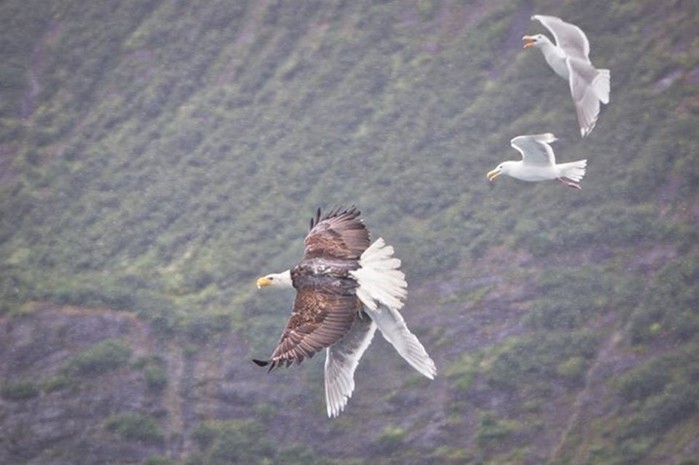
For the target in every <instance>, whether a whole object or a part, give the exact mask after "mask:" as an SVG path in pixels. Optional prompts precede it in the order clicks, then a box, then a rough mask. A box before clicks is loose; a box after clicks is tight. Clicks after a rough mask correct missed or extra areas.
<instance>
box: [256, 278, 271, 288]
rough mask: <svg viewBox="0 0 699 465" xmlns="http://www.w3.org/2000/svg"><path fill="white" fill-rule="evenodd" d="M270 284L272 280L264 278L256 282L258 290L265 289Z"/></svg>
mask: <svg viewBox="0 0 699 465" xmlns="http://www.w3.org/2000/svg"><path fill="white" fill-rule="evenodd" d="M270 284H272V280H271V279H269V278H268V277H266V276H263V277H261V278H259V279H258V280H257V288H258V289H260V288H263V287H267V286H269V285H270Z"/></svg>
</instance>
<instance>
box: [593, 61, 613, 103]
mask: <svg viewBox="0 0 699 465" xmlns="http://www.w3.org/2000/svg"><path fill="white" fill-rule="evenodd" d="M610 81H611V77H610V75H609V70H608V69H598V70H597V76H596V77H595V79H594V80H593V81H592V90H593V91H594V93H595V95H596V96H597V98H598V99H599V101H600V102H602V103H603V104H605V105H606V104H608V103H609V87H610Z"/></svg>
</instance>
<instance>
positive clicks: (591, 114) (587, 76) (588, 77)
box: [567, 59, 600, 137]
mask: <svg viewBox="0 0 699 465" xmlns="http://www.w3.org/2000/svg"><path fill="white" fill-rule="evenodd" d="M567 65H568V72H569V78H568V84H569V85H570V95H571V97H572V98H573V103H575V112H576V113H577V115H578V124H579V125H580V134H581V135H582V136H583V137H585V136H586V135H588V134H589V133H590V132H591V131H592V129H593V128H594V127H595V124H597V118H598V117H599V112H600V101H599V98H598V96H597V95H596V94H595V90H594V87H593V82H594V80H595V78H597V76H598V73H599V72H598V70H596V69H595V68H594V67H593V66H592V65H591V64H590V63H589V62H584V61H582V60H576V59H568V60H567Z"/></svg>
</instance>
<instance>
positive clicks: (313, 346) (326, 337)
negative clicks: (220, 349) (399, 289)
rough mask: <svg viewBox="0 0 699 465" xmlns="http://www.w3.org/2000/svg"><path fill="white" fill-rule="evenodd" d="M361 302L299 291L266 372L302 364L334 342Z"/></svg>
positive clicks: (315, 290) (348, 325)
mask: <svg viewBox="0 0 699 465" xmlns="http://www.w3.org/2000/svg"><path fill="white" fill-rule="evenodd" d="M360 309H361V302H360V300H359V299H358V298H357V297H356V296H354V295H348V294H337V293H328V292H324V291H323V290H322V289H318V288H311V287H305V288H302V289H299V290H298V291H297V294H296V301H295V302H294V311H293V313H292V314H291V317H290V318H289V321H288V322H287V323H286V327H285V328H284V331H283V333H282V337H281V339H280V340H279V344H278V345H277V348H276V349H275V350H274V353H273V354H272V357H271V359H270V361H269V362H264V361H263V362H260V361H255V362H256V363H257V364H258V365H267V364H269V369H270V370H271V369H273V368H274V367H276V366H279V365H286V366H289V365H291V364H292V363H293V362H297V363H301V362H302V361H303V360H304V359H306V358H311V357H313V355H315V354H316V353H317V352H319V351H321V350H323V349H325V348H326V347H329V346H331V345H332V344H334V343H336V342H337V341H339V340H340V339H342V337H343V336H344V335H345V334H347V332H348V331H349V330H350V328H351V327H352V324H353V323H354V320H355V318H356V317H357V314H358V312H359V310H360Z"/></svg>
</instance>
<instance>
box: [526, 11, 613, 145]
mask: <svg viewBox="0 0 699 465" xmlns="http://www.w3.org/2000/svg"><path fill="white" fill-rule="evenodd" d="M532 20H537V21H539V22H541V24H543V25H544V26H546V28H547V29H548V30H549V31H551V33H552V34H553V37H554V38H555V39H556V45H554V44H553V43H552V42H551V40H549V38H548V37H546V36H545V35H543V34H536V35H533V36H529V35H525V36H524V37H522V40H523V41H525V44H524V48H530V47H536V48H538V49H541V52H542V53H543V54H544V58H545V59H546V62H547V63H548V64H549V66H550V67H551V68H552V69H553V70H554V71H555V72H556V74H558V75H559V76H561V77H562V78H563V79H566V80H567V81H568V84H569V85H570V93H571V95H572V97H573V102H574V103H575V112H576V113H577V115H578V123H579V124H580V134H581V135H582V137H585V136H586V135H588V134H590V132H591V131H592V129H593V128H594V127H595V124H596V123H597V117H598V116H599V111H600V102H602V103H603V104H605V105H606V104H607V103H609V79H610V77H609V70H608V69H596V68H595V67H594V66H592V63H591V62H590V58H589V57H588V55H589V54H590V43H589V42H588V40H587V37H586V36H585V33H584V32H583V31H582V30H581V29H580V28H579V27H578V26H576V25H574V24H570V23H566V22H565V21H563V20H561V19H560V18H557V17H555V16H544V15H534V16H532Z"/></svg>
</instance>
